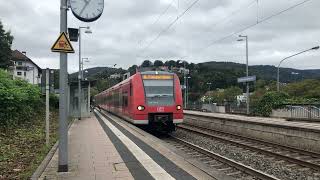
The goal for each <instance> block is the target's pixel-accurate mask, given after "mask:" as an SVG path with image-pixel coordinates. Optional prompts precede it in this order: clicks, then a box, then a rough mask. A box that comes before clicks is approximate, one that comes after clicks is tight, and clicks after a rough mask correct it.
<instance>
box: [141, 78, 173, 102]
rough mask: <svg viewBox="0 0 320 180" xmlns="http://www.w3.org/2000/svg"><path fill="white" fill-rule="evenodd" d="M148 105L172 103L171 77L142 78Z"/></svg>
mask: <svg viewBox="0 0 320 180" xmlns="http://www.w3.org/2000/svg"><path fill="white" fill-rule="evenodd" d="M143 85H144V90H145V96H146V100H147V103H148V105H151V106H152V105H154V106H157V105H162V106H169V105H172V104H173V103H174V91H173V90H174V87H173V79H170V80H143Z"/></svg>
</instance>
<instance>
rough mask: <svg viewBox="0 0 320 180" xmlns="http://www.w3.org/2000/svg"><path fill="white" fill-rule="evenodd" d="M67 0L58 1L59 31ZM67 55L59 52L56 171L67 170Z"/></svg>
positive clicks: (64, 21)
mask: <svg viewBox="0 0 320 180" xmlns="http://www.w3.org/2000/svg"><path fill="white" fill-rule="evenodd" d="M67 9H68V6H67V0H61V3H60V32H61V33H63V32H64V33H67ZM67 65H68V55H67V53H66V52H60V77H59V86H60V95H59V159H58V164H59V166H58V172H68V123H67V117H68V114H67V98H68V93H67V92H66V91H67V89H68V88H67V85H68V67H67Z"/></svg>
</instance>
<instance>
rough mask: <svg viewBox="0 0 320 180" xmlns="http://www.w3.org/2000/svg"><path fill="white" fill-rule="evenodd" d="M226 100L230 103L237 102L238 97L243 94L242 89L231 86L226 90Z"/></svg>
mask: <svg viewBox="0 0 320 180" xmlns="http://www.w3.org/2000/svg"><path fill="white" fill-rule="evenodd" d="M223 94H224V99H225V100H227V101H228V102H235V101H236V100H237V96H238V95H240V94H242V89H240V88H239V87H237V86H231V87H229V88H227V89H225V90H224V92H223Z"/></svg>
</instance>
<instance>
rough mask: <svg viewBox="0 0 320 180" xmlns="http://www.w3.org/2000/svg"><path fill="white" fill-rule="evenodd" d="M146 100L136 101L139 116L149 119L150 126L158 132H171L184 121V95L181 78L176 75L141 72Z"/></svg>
mask: <svg viewBox="0 0 320 180" xmlns="http://www.w3.org/2000/svg"><path fill="white" fill-rule="evenodd" d="M140 77H141V81H142V86H143V91H140V92H139V93H143V96H144V99H140V100H139V99H138V100H137V99H136V100H137V101H136V102H139V103H142V102H143V105H142V104H137V105H138V106H137V114H139V115H138V116H140V117H142V118H143V119H147V121H148V126H149V128H151V129H154V130H158V131H167V132H171V131H174V130H175V124H178V123H182V121H183V108H182V102H183V100H182V93H181V86H180V81H179V78H178V77H177V75H176V74H174V73H169V72H163V71H160V72H157V71H148V72H141V76H140Z"/></svg>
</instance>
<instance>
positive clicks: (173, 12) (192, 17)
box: [0, 0, 320, 72]
mask: <svg viewBox="0 0 320 180" xmlns="http://www.w3.org/2000/svg"><path fill="white" fill-rule="evenodd" d="M192 2H194V0H179V7H178V4H177V3H178V0H174V1H173V5H172V7H170V8H169V9H168V11H167V13H166V14H164V15H163V16H162V17H161V19H159V20H158V21H157V22H156V23H154V22H155V20H156V19H157V18H158V17H159V15H160V13H162V12H163V11H164V10H165V9H166V8H167V6H168V5H169V4H170V3H171V0H135V1H131V0H116V1H115V0H109V1H105V10H104V13H103V15H102V17H101V18H100V19H99V20H97V21H96V22H93V23H89V24H87V23H83V22H80V21H79V20H77V19H76V18H74V17H73V15H72V13H71V12H70V11H69V20H68V22H69V27H78V26H80V25H81V26H87V25H89V26H90V27H91V29H92V31H93V34H90V35H83V36H82V37H83V39H82V40H83V57H90V59H91V62H90V63H88V64H87V67H93V66H104V65H108V64H115V63H117V64H118V65H119V66H121V67H124V68H127V67H129V66H131V65H133V64H137V63H141V62H142V61H143V60H145V59H151V60H154V59H163V60H168V59H179V58H182V57H184V58H185V59H186V60H188V61H193V62H195V63H198V62H203V61H209V60H218V61H235V62H242V63H243V62H244V60H245V44H244V42H237V39H238V37H237V36H238V34H235V35H234V36H230V37H228V38H226V39H224V40H222V41H219V42H216V43H215V44H213V45H212V46H210V47H209V48H207V49H205V50H203V49H204V48H205V47H206V46H208V45H209V44H211V43H212V42H214V41H216V40H219V39H221V38H223V37H225V36H227V35H228V34H232V33H234V32H236V31H238V30H240V29H242V28H245V27H247V26H249V25H251V24H254V23H256V18H257V17H256V15H257V5H256V1H254V0H240V1H235V0H199V2H198V3H197V4H196V5H195V6H194V7H193V8H191V9H190V10H189V11H188V12H187V13H186V14H185V15H184V16H183V17H182V18H181V19H180V20H179V21H178V22H177V23H176V24H175V25H174V26H173V27H171V28H170V29H169V30H168V31H167V32H165V33H163V34H162V36H161V37H160V38H159V39H157V41H155V42H154V43H153V44H152V45H151V46H150V47H148V48H147V49H146V50H145V51H143V52H141V50H142V49H143V48H144V47H146V46H147V45H148V44H149V43H150V41H152V40H153V39H154V38H155V37H156V36H157V35H158V33H159V32H160V31H161V30H163V29H164V28H165V27H167V26H168V25H169V24H170V23H171V22H172V21H173V20H174V19H175V18H176V17H177V16H178V13H182V12H183V11H184V10H185V9H186V8H187V7H188V6H189V5H190V4H191V3H192ZM298 2H301V0H290V1H276V0H259V11H258V12H259V18H260V20H261V19H263V18H266V17H268V16H270V15H272V14H274V13H276V12H279V11H281V10H283V9H285V8H287V7H289V6H291V5H293V4H295V3H298ZM247 6H248V7H247ZM319 6H320V2H319V1H310V2H308V3H305V4H303V5H301V6H299V7H297V8H294V9H292V10H290V11H288V12H285V13H283V14H281V15H279V16H277V17H274V18H272V19H270V20H268V21H266V22H264V23H261V24H259V25H256V26H254V27H252V28H250V29H248V30H245V31H243V32H241V34H244V35H248V36H249V55H250V56H249V61H250V64H269V65H275V64H277V63H278V62H279V60H281V58H283V57H285V56H287V55H291V54H292V53H296V52H299V51H301V50H304V49H307V48H310V47H313V46H315V45H318V44H319V39H320V34H319V32H318V29H319V28H320V22H319V21H317V19H318V18H319V14H318V9H317V7H319ZM238 9H241V10H240V11H237V10H238ZM235 12H236V13H235ZM231 13H234V14H233V15H232V16H230V17H229V15H230V14H231ZM0 17H1V21H2V22H3V23H4V25H5V28H7V29H11V31H12V34H13V35H14V36H15V40H14V45H13V48H14V49H19V50H26V51H27V54H28V55H29V56H30V57H31V58H33V59H34V61H35V62H37V63H38V64H39V65H40V66H41V67H47V66H50V67H54V68H58V67H59V66H58V64H59V59H58V54H56V53H52V52H51V51H50V47H51V45H52V43H53V42H54V41H55V39H56V38H57V36H58V34H59V1H35V0H24V1H20V0H11V1H5V0H0ZM226 17H228V18H226ZM73 46H74V48H75V50H76V53H75V54H70V55H69V72H74V71H77V68H78V55H77V52H78V43H73ZM319 56H320V51H319V52H318V51H314V52H309V53H306V54H303V55H301V56H299V57H296V58H295V59H292V62H291V63H284V66H286V67H294V68H320V63H319V62H318V59H319ZM306 62H308V63H306Z"/></svg>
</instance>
